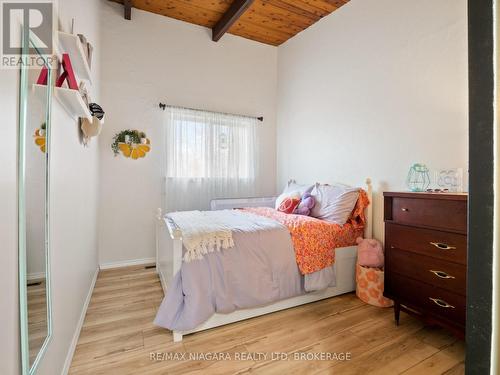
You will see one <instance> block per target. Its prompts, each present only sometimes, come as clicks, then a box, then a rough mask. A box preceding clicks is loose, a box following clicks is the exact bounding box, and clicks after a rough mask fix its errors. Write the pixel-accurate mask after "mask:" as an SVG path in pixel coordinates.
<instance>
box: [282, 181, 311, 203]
mask: <svg viewBox="0 0 500 375" xmlns="http://www.w3.org/2000/svg"><path fill="white" fill-rule="evenodd" d="M313 188H314V185H299V184H297V183H296V182H295V180H290V181H288V183H287V184H286V186H285V189H284V190H283V193H281V195H280V196H279V197H278V198H277V199H276V203H275V208H276V209H278V207H279V206H280V205H281V202H283V201H284V200H285V198H287V197H290V196H292V195H300V197H302V195H304V193H306V192H309V193H310V192H311V191H312V189H313Z"/></svg>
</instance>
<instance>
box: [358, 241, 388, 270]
mask: <svg viewBox="0 0 500 375" xmlns="http://www.w3.org/2000/svg"><path fill="white" fill-rule="evenodd" d="M356 243H357V244H358V264H359V265H360V266H365V267H372V268H383V267H384V251H383V250H382V244H381V243H380V242H379V241H377V240H370V239H363V238H361V237H358V238H356Z"/></svg>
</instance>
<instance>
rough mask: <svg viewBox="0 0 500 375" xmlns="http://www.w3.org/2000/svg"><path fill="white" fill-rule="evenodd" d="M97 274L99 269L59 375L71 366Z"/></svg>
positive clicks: (97, 270) (64, 374)
mask: <svg viewBox="0 0 500 375" xmlns="http://www.w3.org/2000/svg"><path fill="white" fill-rule="evenodd" d="M98 274H99V268H97V269H96V270H95V273H94V277H93V278H92V282H91V283H90V289H89V292H88V293H87V298H86V299H85V303H84V304H83V308H82V312H81V313H80V319H79V320H78V323H77V325H76V329H75V333H74V334H73V339H72V340H71V345H70V346H69V350H68V354H67V355H66V360H65V361H64V367H63V370H62V372H61V375H67V373H68V372H69V368H70V366H71V361H72V360H73V355H74V354H75V349H76V344H77V343H78V338H79V337H80V331H81V330H82V327H83V322H84V321H85V315H86V314H87V308H88V307H89V303H90V299H91V298H92V292H93V291H94V286H95V283H96V281H97V275H98Z"/></svg>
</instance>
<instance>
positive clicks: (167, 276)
mask: <svg viewBox="0 0 500 375" xmlns="http://www.w3.org/2000/svg"><path fill="white" fill-rule="evenodd" d="M365 190H366V193H367V195H368V199H369V200H370V205H369V206H368V208H367V209H366V212H365V215H366V219H367V225H366V227H365V231H364V236H365V238H371V237H372V227H373V220H372V212H373V204H372V185H371V180H370V179H369V178H367V179H366V188H365ZM250 200H251V199H250ZM264 201H265V198H257V200H256V201H255V202H251V203H256V204H260V205H263V203H264ZM268 201H269V200H268ZM228 202H230V203H228ZM248 203H249V199H231V200H224V202H222V205H217V204H215V205H214V204H213V205H212V208H217V207H221V206H223V207H224V208H229V207H241V206H246V205H248ZM157 219H158V220H157V226H156V271H157V272H158V274H159V276H160V280H161V285H162V287H163V291H164V292H165V293H166V292H167V287H168V285H169V284H170V282H171V280H172V278H173V276H174V275H175V274H176V273H177V272H178V271H180V269H181V265H182V232H181V231H180V229H179V228H178V227H177V225H176V224H175V223H174V222H173V221H171V220H170V221H169V220H164V215H163V213H162V210H161V209H158V215H157ZM356 257H357V252H356V246H350V247H343V248H338V249H336V250H335V264H334V265H333V267H335V272H336V278H337V282H336V286H334V287H329V288H327V289H324V290H321V291H317V292H310V293H306V294H304V295H300V296H297V297H293V298H288V299H285V300H281V301H278V302H274V303H272V304H269V305H266V306H261V307H257V308H252V309H243V310H237V311H234V312H232V313H229V314H219V313H215V314H214V315H212V317H211V318H209V319H208V320H207V321H206V322H204V323H203V324H201V325H199V326H198V327H196V328H195V329H193V330H190V331H182V332H181V331H173V335H174V342H179V341H182V337H183V336H184V335H188V334H190V333H194V332H199V331H203V330H206V329H210V328H214V327H218V326H222V325H225V324H229V323H234V322H237V321H240V320H244V319H249V318H252V317H255V316H259V315H264V314H269V313H272V312H275V311H279V310H284V309H288V308H290V307H295V306H299V305H303V304H306V303H310V302H314V301H319V300H322V299H325V298H330V297H333V296H337V295H340V294H344V293H349V292H352V291H354V290H356V282H355V271H356Z"/></svg>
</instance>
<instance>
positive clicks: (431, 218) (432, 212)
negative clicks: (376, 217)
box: [387, 197, 467, 233]
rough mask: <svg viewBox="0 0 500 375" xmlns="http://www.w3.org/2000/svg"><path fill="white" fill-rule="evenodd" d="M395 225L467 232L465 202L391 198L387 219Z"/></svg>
mask: <svg viewBox="0 0 500 375" xmlns="http://www.w3.org/2000/svg"><path fill="white" fill-rule="evenodd" d="M387 219H389V220H392V221H393V222H396V223H401V224H407V225H416V226H424V227H432V228H438V229H443V230H451V231H456V232H463V233H466V232H467V202H466V201H463V200H462V201H460V200H449V199H444V200H440V199H421V198H403V197H394V198H392V210H391V212H390V217H389V218H387Z"/></svg>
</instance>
